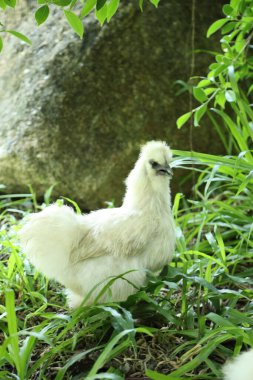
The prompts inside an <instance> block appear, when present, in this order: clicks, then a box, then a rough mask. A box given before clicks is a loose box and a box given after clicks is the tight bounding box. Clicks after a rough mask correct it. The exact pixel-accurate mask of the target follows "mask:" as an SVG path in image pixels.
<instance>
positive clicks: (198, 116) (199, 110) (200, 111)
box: [194, 104, 207, 127]
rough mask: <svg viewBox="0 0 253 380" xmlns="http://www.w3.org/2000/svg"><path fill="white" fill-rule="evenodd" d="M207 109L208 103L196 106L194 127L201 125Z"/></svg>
mask: <svg viewBox="0 0 253 380" xmlns="http://www.w3.org/2000/svg"><path fill="white" fill-rule="evenodd" d="M206 111H207V105H206V104H204V105H202V106H200V107H198V108H196V111H195V113H194V127H198V126H199V122H200V120H201V119H202V117H203V116H204V114H205V113H206Z"/></svg>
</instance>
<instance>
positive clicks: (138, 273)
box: [21, 141, 175, 307]
mask: <svg viewBox="0 0 253 380" xmlns="http://www.w3.org/2000/svg"><path fill="white" fill-rule="evenodd" d="M171 158H172V153H171V150H170V148H169V147H168V146H167V145H166V143H164V142H161V141H151V142H149V143H147V144H146V145H145V146H143V148H142V149H141V153H140V156H139V159H138V161H137V162H136V164H135V166H134V168H133V170H132V171H131V172H130V174H129V176H128V177H127V179H126V187H127V189H126V194H125V197H124V200H123V204H122V206H121V207H119V208H113V209H102V210H98V211H94V212H92V213H90V214H87V215H77V214H75V213H74V211H73V210H72V209H71V208H69V207H67V206H61V207H59V206H57V205H51V206H49V207H47V208H45V210H43V211H41V212H39V213H37V214H33V215H32V216H31V218H30V220H29V221H28V223H27V224H25V226H24V227H23V228H22V230H21V243H22V245H23V247H24V250H25V252H26V254H27V256H28V258H29V259H30V261H31V262H32V264H34V265H35V267H36V268H37V269H38V270H39V271H41V272H42V273H43V274H45V275H46V276H48V277H49V278H53V279H55V280H57V281H59V282H60V283H61V284H63V285H64V286H65V287H66V288H67V289H68V300H69V305H70V307H77V306H78V305H80V304H81V303H82V301H83V299H84V298H85V296H87V294H89V292H90V291H91V290H92V289H93V288H94V287H95V286H96V285H97V284H99V283H100V285H99V286H98V287H97V288H96V289H95V290H94V291H93V292H92V294H91V295H90V296H89V298H88V300H87V302H86V303H91V302H93V301H94V299H95V298H96V297H97V295H98V294H99V291H101V289H102V288H103V287H104V286H105V285H106V283H108V281H109V279H110V278H112V276H119V275H120V274H122V273H125V272H127V271H130V270H135V271H132V272H131V273H128V274H126V275H124V278H125V279H122V278H119V279H117V280H116V281H115V282H114V283H113V284H112V285H111V287H110V291H107V292H106V293H105V294H104V295H103V296H102V297H101V298H100V299H99V302H105V301H109V300H113V301H122V300H125V299H126V298H127V297H128V296H129V295H130V294H133V293H134V292H135V291H136V287H137V288H139V287H140V286H142V285H144V284H145V280H146V272H145V270H146V269H148V270H151V271H153V272H156V271H159V270H161V269H162V267H163V266H164V265H165V264H167V263H168V262H169V261H170V260H171V259H172V255H173V251H174V246H175V228H174V222H173V217H172V213H171V195H170V178H171V169H170V161H171Z"/></svg>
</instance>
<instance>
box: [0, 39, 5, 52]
mask: <svg viewBox="0 0 253 380" xmlns="http://www.w3.org/2000/svg"><path fill="white" fill-rule="evenodd" d="M3 46H4V43H3V39H2V37H0V53H1V51H2V50H3Z"/></svg>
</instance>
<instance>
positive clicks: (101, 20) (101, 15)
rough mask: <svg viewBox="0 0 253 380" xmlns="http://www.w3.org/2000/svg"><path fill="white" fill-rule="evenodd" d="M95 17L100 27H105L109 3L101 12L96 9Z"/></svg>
mask: <svg viewBox="0 0 253 380" xmlns="http://www.w3.org/2000/svg"><path fill="white" fill-rule="evenodd" d="M95 15H96V19H97V20H98V21H99V23H100V25H103V23H104V22H105V20H106V18H107V3H106V2H105V3H104V5H103V7H102V8H100V9H99V10H98V9H96V12H95Z"/></svg>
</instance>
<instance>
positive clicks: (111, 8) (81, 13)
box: [0, 0, 160, 52]
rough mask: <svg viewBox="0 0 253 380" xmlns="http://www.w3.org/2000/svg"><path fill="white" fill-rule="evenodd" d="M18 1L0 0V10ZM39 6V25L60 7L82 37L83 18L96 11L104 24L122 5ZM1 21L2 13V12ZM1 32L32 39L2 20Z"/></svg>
mask: <svg viewBox="0 0 253 380" xmlns="http://www.w3.org/2000/svg"><path fill="white" fill-rule="evenodd" d="M137 1H138V4H139V7H140V9H141V10H143V5H144V2H146V1H147V0H137ZM159 1H160V0H149V2H150V3H151V4H153V5H154V6H155V7H157V6H158V4H159ZM17 4H18V2H16V0H0V12H1V11H4V10H6V9H8V8H10V9H13V10H14V9H15V8H16V6H17ZM37 5H38V8H37V9H36V11H35V13H34V17H35V20H36V22H37V25H38V26H40V25H42V24H44V22H45V21H46V20H47V18H48V17H49V15H50V13H52V11H53V9H55V8H58V9H61V10H62V12H63V16H64V17H65V19H66V21H67V22H68V24H69V25H70V27H71V28H72V29H73V31H74V32H75V33H76V34H77V35H78V36H79V37H80V38H83V35H84V25H83V21H82V20H83V19H84V17H86V16H88V15H89V14H90V13H91V12H93V11H94V13H95V18H96V19H97V20H98V21H99V23H100V25H101V26H102V25H103V24H104V23H105V22H110V20H111V18H112V17H113V16H114V14H115V13H116V12H117V10H118V8H119V6H120V0H37ZM0 21H1V13H0ZM0 27H2V29H0V33H9V34H12V35H14V36H15V37H17V38H19V39H20V40H22V41H23V42H25V43H27V44H31V43H32V41H31V40H30V39H29V38H28V37H27V36H25V35H24V34H22V33H20V32H17V31H15V30H8V29H6V28H5V26H4V25H3V24H2V23H1V22H0ZM2 49H3V39H2V37H1V36H0V52H1V50H2Z"/></svg>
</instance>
